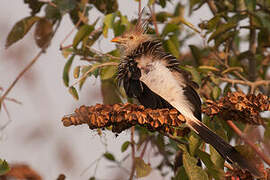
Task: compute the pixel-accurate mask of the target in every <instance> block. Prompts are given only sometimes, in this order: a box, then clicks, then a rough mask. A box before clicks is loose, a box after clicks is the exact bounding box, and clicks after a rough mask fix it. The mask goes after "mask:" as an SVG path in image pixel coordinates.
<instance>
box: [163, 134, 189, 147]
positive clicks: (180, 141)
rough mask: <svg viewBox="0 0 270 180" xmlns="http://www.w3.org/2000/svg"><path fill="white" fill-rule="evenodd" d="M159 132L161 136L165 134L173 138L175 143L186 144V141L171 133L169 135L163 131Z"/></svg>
mask: <svg viewBox="0 0 270 180" xmlns="http://www.w3.org/2000/svg"><path fill="white" fill-rule="evenodd" d="M159 133H161V134H162V135H163V136H167V137H168V138H170V139H172V140H174V141H175V142H177V143H179V144H186V145H187V144H188V142H186V141H182V140H180V139H179V138H177V137H175V136H173V135H171V134H168V133H163V132H159Z"/></svg>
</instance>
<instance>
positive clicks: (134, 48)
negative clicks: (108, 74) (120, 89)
mask: <svg viewBox="0 0 270 180" xmlns="http://www.w3.org/2000/svg"><path fill="white" fill-rule="evenodd" d="M112 42H116V43H118V44H119V45H120V46H122V47H123V48H124V52H123V60H122V61H121V63H120V64H119V67H118V80H119V84H121V83H122V84H123V86H124V89H125V91H126V94H127V96H128V97H133V98H137V99H138V101H139V102H140V103H141V104H142V105H144V106H145V107H148V108H152V109H157V108H172V107H174V108H176V109H177V110H178V111H179V112H180V113H181V114H183V115H184V116H185V118H186V120H187V121H186V124H187V125H188V126H189V127H190V129H192V130H193V131H195V132H196V133H197V134H198V135H199V136H200V137H201V138H202V139H203V140H204V141H205V142H207V143H209V144H211V145H212V146H213V147H214V148H215V149H216V150H217V151H218V152H219V153H220V154H221V156H223V158H224V159H226V160H228V161H229V162H236V163H237V164H238V165H239V166H240V167H241V168H243V169H247V170H248V171H250V172H251V173H252V174H253V175H255V176H259V175H260V173H259V172H258V170H257V169H256V168H255V167H254V166H253V165H252V164H250V163H249V162H248V161H247V160H246V159H245V158H244V157H243V156H242V155H240V154H239V153H238V152H237V151H236V150H235V148H234V147H232V146H231V145H230V144H228V143H227V142H226V141H224V140H223V139H222V138H221V137H219V136H218V135H217V134H215V133H214V132H213V131H211V130H210V129H209V128H208V127H207V126H205V125H204V124H203V123H202V122H201V100H200V97H199V95H198V94H197V92H196V91H195V90H194V89H195V88H197V87H198V85H197V84H196V83H195V82H193V81H192V80H191V76H190V74H189V73H187V72H186V71H184V70H182V69H180V68H179V67H178V66H179V62H178V61H177V59H176V58H175V57H174V56H173V55H171V54H169V53H167V52H165V51H164V49H163V47H162V44H161V42H160V41H159V40H158V39H157V38H155V37H153V36H150V35H148V34H146V33H145V30H144V23H140V20H139V22H138V24H137V25H136V26H135V27H134V28H133V29H131V30H129V31H127V32H125V33H124V34H123V35H122V36H119V37H116V38H114V39H112Z"/></svg>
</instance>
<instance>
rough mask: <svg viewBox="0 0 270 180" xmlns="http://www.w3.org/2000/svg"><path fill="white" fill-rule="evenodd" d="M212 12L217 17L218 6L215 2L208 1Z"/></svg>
mask: <svg viewBox="0 0 270 180" xmlns="http://www.w3.org/2000/svg"><path fill="white" fill-rule="evenodd" d="M206 2H207V4H208V6H209V8H210V10H211V11H212V13H213V15H216V14H217V13H218V10H217V6H216V5H215V2H214V1H213V0H206Z"/></svg>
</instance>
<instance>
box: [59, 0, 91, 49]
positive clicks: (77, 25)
mask: <svg viewBox="0 0 270 180" xmlns="http://www.w3.org/2000/svg"><path fill="white" fill-rule="evenodd" d="M87 3H88V0H87ZM87 3H86V4H87ZM86 7H87V6H86V5H85V6H84V8H83V12H82V14H83V15H85V12H86ZM81 22H82V18H81V17H80V18H79V21H78V22H77V23H76V24H75V26H74V27H73V28H72V30H71V31H70V32H69V33H68V34H67V35H66V36H65V38H64V39H63V40H62V41H61V43H60V50H63V49H65V48H67V46H66V47H64V46H63V44H64V42H65V41H66V40H67V39H68V38H69V36H70V35H71V34H72V33H73V32H74V31H75V29H77V27H79V25H80V24H81Z"/></svg>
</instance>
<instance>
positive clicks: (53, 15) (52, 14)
mask: <svg viewBox="0 0 270 180" xmlns="http://www.w3.org/2000/svg"><path fill="white" fill-rule="evenodd" d="M45 17H46V18H47V19H51V20H52V21H53V22H54V21H56V20H58V19H61V17H62V15H61V12H60V11H59V9H58V8H56V7H53V6H51V5H50V4H48V5H47V6H46V8H45Z"/></svg>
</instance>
